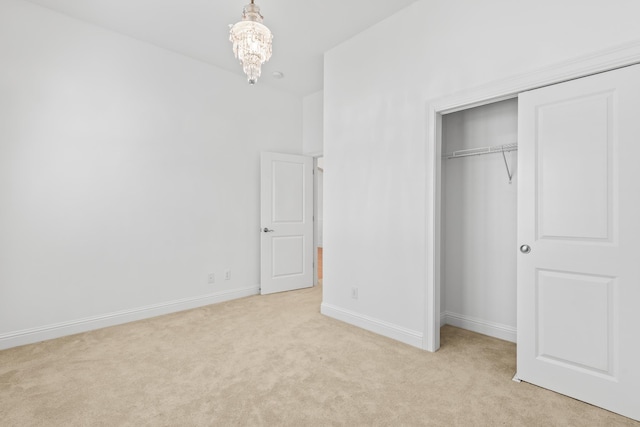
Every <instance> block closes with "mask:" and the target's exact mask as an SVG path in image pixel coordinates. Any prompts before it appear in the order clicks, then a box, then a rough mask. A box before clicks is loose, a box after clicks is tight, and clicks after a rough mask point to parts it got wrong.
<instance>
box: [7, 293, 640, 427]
mask: <svg viewBox="0 0 640 427" xmlns="http://www.w3.org/2000/svg"><path fill="white" fill-rule="evenodd" d="M320 300H321V289H320V288H319V287H315V288H311V289H305V290H301V291H295V292H287V293H282V294H275V295H269V296H254V297H249V298H244V299H240V300H235V301H230V302H226V303H222V304H217V305H212V306H207V307H203V308H198V309H194V310H189V311H185V312H181V313H175V314H170V315H166V316H161V317H157V318H153V319H148V320H143V321H139V322H134V323H129V324H125V325H121V326H115V327H111V328H105V329H100V330H96V331H92V332H87V333H83V334H78V335H73V336H69V337H65V338H60V339H56V340H51V341H45V342H41V343H37V344H33V345H27V346H23V347H17V348H13V349H9V350H4V351H1V352H0V425H2V426H20V427H24V426H214V425H216V426H218V425H219V426H280V425H283V426H324V425H336V426H341V425H349V426H423V425H425V426H581V427H583V426H607V427H609V426H640V423H637V422H635V421H632V420H630V419H627V418H624V417H621V416H618V415H615V414H613V413H610V412H607V411H605V410H602V409H599V408H596V407H593V406H590V405H587V404H585V403H582V402H579V401H576V400H573V399H571V398H568V397H565V396H562V395H559V394H556V393H553V392H551V391H548V390H544V389H541V388H538V387H535V386H532V385H530V384H526V383H519V384H518V383H515V382H513V381H511V377H512V376H513V374H514V372H515V345H514V344H513V343H509V342H505V341H501V340H497V339H494V338H489V337H486V336H483V335H479V334H475V333H472V332H469V331H465V330H462V329H457V328H453V327H450V326H445V327H444V328H443V329H442V348H441V350H440V351H438V352H436V353H428V352H424V351H421V350H419V349H416V348H413V347H410V346H407V345H404V344H400V343H398V342H395V341H393V340H390V339H387V338H384V337H380V336H378V335H375V334H373V333H369V332H367V331H364V330H362V329H358V328H356V327H353V326H350V325H347V324H344V323H341V322H338V321H336V320H333V319H330V318H327V317H325V316H322V315H321V314H320V313H319V306H320Z"/></svg>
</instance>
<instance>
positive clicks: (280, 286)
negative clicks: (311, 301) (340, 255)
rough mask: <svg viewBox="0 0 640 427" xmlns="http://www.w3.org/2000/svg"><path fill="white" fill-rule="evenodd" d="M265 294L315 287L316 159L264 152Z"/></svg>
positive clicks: (262, 272) (262, 276)
mask: <svg viewBox="0 0 640 427" xmlns="http://www.w3.org/2000/svg"><path fill="white" fill-rule="evenodd" d="M260 160H261V194H260V200H261V203H260V211H261V213H260V219H261V229H260V234H261V255H260V256H261V261H260V288H261V291H260V292H261V293H262V294H270V293H274V292H283V291H290V290H294V289H301V288H307V287H311V286H313V158H311V157H306V156H298V155H292V154H281V153H268V152H264V153H262V154H261V159H260Z"/></svg>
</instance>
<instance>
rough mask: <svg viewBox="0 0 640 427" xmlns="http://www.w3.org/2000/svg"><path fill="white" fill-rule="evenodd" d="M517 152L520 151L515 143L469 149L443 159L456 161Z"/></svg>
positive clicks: (454, 152)
mask: <svg viewBox="0 0 640 427" xmlns="http://www.w3.org/2000/svg"><path fill="white" fill-rule="evenodd" d="M517 150H518V143H517V142H514V143H513V144H504V145H494V146H492V147H481V148H469V149H467V150H458V151H452V152H450V153H444V154H443V155H442V158H444V159H455V158H458V157H467V156H480V155H482V154H491V153H507V152H509V151H517Z"/></svg>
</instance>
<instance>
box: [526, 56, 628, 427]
mask: <svg viewBox="0 0 640 427" xmlns="http://www.w3.org/2000/svg"><path fill="white" fill-rule="evenodd" d="M518 108H519V119H518V120H519V136H518V144H519V146H518V152H519V154H518V161H519V163H518V170H519V185H518V242H519V243H518V244H519V245H527V246H525V247H523V246H520V252H519V253H518V340H517V342H518V346H517V347H518V350H517V353H518V355H517V364H518V373H517V376H518V378H520V379H521V380H523V381H527V382H530V383H533V384H536V385H539V386H542V387H545V388H548V389H551V390H554V391H557V392H559V393H562V394H566V395H568V396H571V397H574V398H576V399H579V400H582V401H585V402H588V403H591V404H594V405H596V406H600V407H602V408H605V409H608V410H611V411H613V412H617V413H619V414H622V415H625V416H627V417H630V418H633V419H636V420H640V308H639V304H640V167H638V161H639V159H640V66H632V67H626V68H622V69H618V70H614V71H610V72H607V73H603V74H598V75H594V76H590V77H585V78H582V79H578V80H573V81H569V82H565V83H561V84H557V85H553V86H548V87H545V88H542V89H538V90H534V91H531V92H526V93H523V94H521V96H520V97H519V105H518ZM527 250H530V252H529V253H526V252H527Z"/></svg>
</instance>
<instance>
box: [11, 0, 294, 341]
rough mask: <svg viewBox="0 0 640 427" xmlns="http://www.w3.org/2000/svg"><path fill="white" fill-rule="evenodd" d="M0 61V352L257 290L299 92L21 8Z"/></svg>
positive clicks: (16, 8)
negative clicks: (275, 172)
mask: <svg viewBox="0 0 640 427" xmlns="http://www.w3.org/2000/svg"><path fill="white" fill-rule="evenodd" d="M0 63H1V64H2V65H1V66H0V346H5V347H6V346H11V345H16V344H20V343H24V342H31V341H33V340H37V339H42V338H47V337H51V336H56V335H61V334H64V333H69V332H74V331H78V330H83V329H88V328H90V327H97V326H104V325H105V324H109V323H117V322H119V321H124V320H131V319H133V318H137V317H145V316H147V315H151V314H157V313H159V312H163V311H172V310H177V309H180V308H185V307H188V306H197V305H203V304H207V303H211V302H215V301H218V300H221V299H225V298H232V297H237V296H242V295H247V294H251V293H255V292H256V291H257V289H258V283H259V239H260V235H259V233H258V230H259V226H260V224H259V153H260V151H262V150H268V151H280V152H291V153H301V152H302V102H301V99H299V98H295V97H293V96H291V95H287V94H284V93H280V92H278V91H275V90H273V89H269V88H268V87H265V86H261V85H257V86H255V87H249V86H248V85H247V84H246V80H245V79H244V78H243V77H242V76H241V75H239V74H238V75H236V74H232V73H228V72H226V71H222V70H220V69H217V68H215V67H212V66H209V65H206V64H204V63H200V62H197V61H194V60H192V59H189V58H186V57H182V56H180V55H177V54H175V53H172V52H169V51H165V50H162V49H159V48H156V47H154V46H152V45H149V44H145V43H142V42H138V41H136V40H133V39H130V38H127V37H124V36H120V35H117V34H115V33H111V32H108V31H106V30H103V29H100V28H98V27H94V26H91V25H88V24H84V23H82V22H79V21H76V20H73V19H70V18H67V17H65V16H63V15H60V14H56V13H54V12H51V11H49V10H47V9H44V8H40V7H38V6H34V5H32V4H30V3H26V2H23V1H21V0H2V1H0ZM227 268H228V269H231V270H232V274H231V280H229V281H225V280H224V278H223V276H224V275H223V272H224V270H225V269H227ZM209 272H215V273H216V275H217V277H216V283H215V284H214V285H211V284H208V283H207V274H208V273H209ZM48 328H52V329H51V331H49V330H48ZM214 328H215V326H214Z"/></svg>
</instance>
